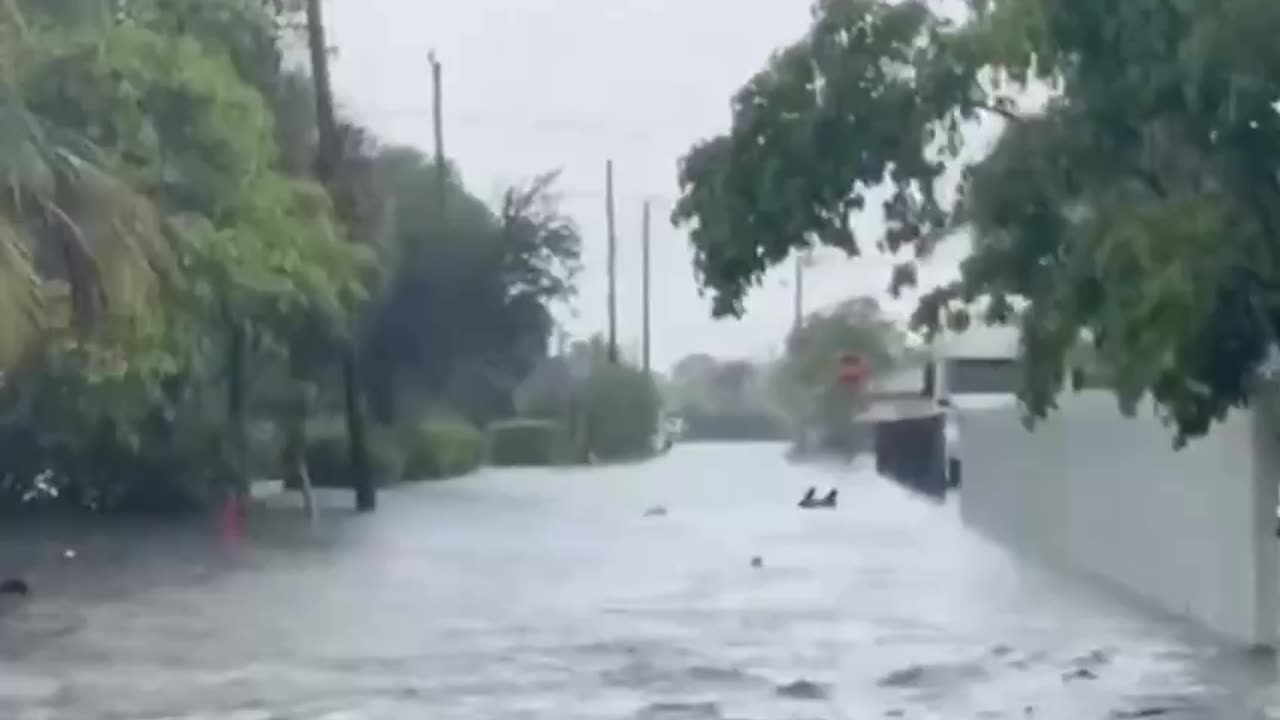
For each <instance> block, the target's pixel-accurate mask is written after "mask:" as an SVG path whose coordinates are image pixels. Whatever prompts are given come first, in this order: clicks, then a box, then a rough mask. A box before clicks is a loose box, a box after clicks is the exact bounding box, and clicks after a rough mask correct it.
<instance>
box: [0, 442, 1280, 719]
mask: <svg viewBox="0 0 1280 720" xmlns="http://www.w3.org/2000/svg"><path fill="white" fill-rule="evenodd" d="M810 485H814V486H817V487H818V488H819V490H820V491H825V489H826V488H827V487H830V486H836V487H839V489H840V497H841V504H840V507H839V509H838V510H835V511H815V512H802V511H799V510H797V509H796V507H795V502H796V500H797V499H798V498H799V497H800V495H801V494H802V493H803V491H804V490H805V488H807V487H809V486H810ZM344 501H345V498H344ZM659 504H661V505H665V506H666V507H667V508H668V509H669V513H668V514H667V515H666V516H663V517H645V516H644V515H645V510H646V509H647V508H649V507H651V506H654V505H659ZM68 547H74V548H75V549H76V551H77V554H76V556H75V557H74V558H66V557H64V556H63V552H64V550H65V549H66V548H68ZM756 555H758V556H761V558H762V560H763V566H762V567H760V568H754V567H752V564H751V558H752V557H753V556H756ZM14 573H23V574H25V575H26V576H27V577H28V578H29V579H30V580H31V582H32V585H33V588H34V591H35V592H34V595H33V597H32V598H31V599H30V600H28V601H25V602H23V603H14V602H12V601H4V602H5V603H6V604H5V605H3V606H0V717H2V718H6V719H9V718H14V719H17V720H36V719H40V720H43V719H45V718H72V719H77V720H79V719H83V720H105V719H107V718H111V719H116V718H119V719H122V720H123V719H128V720H152V719H156V720H158V719H161V718H175V719H176V718H182V719H186V720H190V719H194V718H209V719H213V718H228V719H231V720H266V719H268V718H279V719H280V720H284V719H286V718H287V719H299V720H300V719H303V718H306V719H311V718H323V719H325V720H337V719H339V718H352V719H365V718H368V719H371V720H376V719H382V718H387V719H397V720H398V719H415V720H416V719H418V718H431V720H454V719H457V720H489V719H497V718H504V719H505V718H512V719H516V718H530V719H533V718H538V719H542V718H546V719H548V720H552V719H554V720H571V719H575V718H582V719H588V718H590V719H593V720H594V719H605V718H608V719H614V718H623V719H626V718H636V719H654V720H675V719H679V718H705V719H707V720H715V719H720V718H724V719H734V720H774V719H778V720H791V719H794V720H817V719H820V718H829V719H832V720H843V719H846V718H849V719H855V718H856V719H863V718H877V717H902V718H1022V717H1027V716H1034V717H1037V718H1062V719H1064V720H1067V719H1069V720H1081V719H1086V718H1108V717H1125V716H1126V713H1129V715H1128V716H1130V717H1140V716H1148V717H1167V718H1262V717H1271V716H1270V715H1267V714H1266V710H1265V708H1266V707H1267V706H1268V704H1269V703H1274V702H1275V701H1274V699H1273V697H1272V695H1271V692H1272V691H1271V684H1272V683H1271V678H1272V677H1274V675H1275V671H1274V667H1273V665H1271V664H1270V663H1269V662H1263V661H1259V660H1249V659H1247V658H1245V657H1244V656H1243V655H1242V654H1239V653H1235V652H1227V651H1217V650H1214V649H1213V648H1212V647H1211V646H1209V645H1206V644H1202V643H1197V642H1195V641H1194V640H1192V639H1190V638H1191V635H1190V634H1189V633H1188V632H1187V631H1185V630H1184V629H1183V628H1181V627H1180V626H1178V625H1175V624H1172V623H1169V622H1166V621H1162V620H1157V619H1152V618H1150V617H1147V616H1144V615H1141V614H1139V613H1137V612H1135V611H1133V610H1131V609H1128V608H1126V607H1125V606H1123V605H1120V604H1118V603H1116V602H1114V601H1112V600H1111V599H1109V598H1108V597H1105V596H1102V595H1099V594H1096V593H1094V592H1091V591H1087V590H1084V589H1082V588H1081V587H1080V586H1079V585H1077V584H1075V583H1072V582H1069V581H1066V580H1063V579H1061V578H1057V577H1055V576H1053V575H1051V574H1049V573H1047V572H1044V571H1039V570H1036V569H1034V568H1031V567H1029V566H1026V565H1022V564H1019V563H1017V562H1015V561H1014V560H1012V559H1011V558H1010V557H1009V556H1007V555H1006V554H1004V553H1003V552H1001V551H999V550H998V549H996V548H994V547H992V546H990V545H988V544H986V543H985V542H983V541H981V540H980V539H977V538H975V537H973V536H972V535H970V534H969V533H968V532H966V531H965V530H964V529H963V528H962V527H961V526H960V523H959V520H958V518H957V514H956V512H955V508H954V507H941V508H939V507H935V506H931V505H927V504H924V503H921V502H918V501H916V500H914V499H912V498H910V497H908V496H906V495H905V494H903V493H902V492H901V491H900V490H898V489H897V488H895V487H893V486H891V485H889V484H888V483H885V482H883V481H880V480H878V479H877V478H875V477H874V475H872V474H871V473H870V472H869V471H867V470H865V469H861V470H858V469H848V468H839V469H837V468H829V467H818V466H813V467H806V466H792V465H788V464H787V463H786V462H785V460H784V459H783V449H782V448H781V447H780V446H771V445H754V446H715V445H709V446H688V447H679V448H677V449H676V450H675V451H674V452H673V453H672V454H670V455H669V456H667V457H665V458H663V459H660V460H656V461H654V462H651V463H647V464H641V465H633V466H623V467H614V468H603V469H582V470H555V471H498V470H492V471H487V472H485V473H483V474H481V475H478V476H476V477H473V478H470V479H466V480H463V481H457V482H450V483H438V484H430V485H422V486H415V487H407V488H403V489H399V490H396V491H391V492H387V493H385V494H384V496H383V498H382V508H381V509H380V510H379V512H378V513H377V514H376V515H374V516H372V517H356V516H354V515H350V514H348V513H346V512H345V511H336V510H335V511H332V512H330V513H327V514H326V515H324V516H323V518H322V521H321V524H320V526H319V527H318V528H317V529H316V530H315V531H314V532H312V531H308V529H307V528H306V527H305V524H304V523H303V522H302V521H301V518H300V517H299V516H298V513H296V512H293V511H289V510H270V511H262V512H259V513H257V514H256V515H255V517H254V519H253V521H252V523H251V527H250V537H249V538H248V539H247V540H246V541H245V543H244V544H243V546H241V547H239V548H238V549H234V550H232V549H228V548H224V547H222V546H221V545H220V544H219V542H218V538H217V536H216V533H213V532H212V531H210V530H208V529H205V528H188V529H185V530H178V529H174V528H171V527H163V526H160V525H156V526H143V527H137V528H134V529H132V530H130V531H128V532H125V531H123V530H118V529H117V530H114V531H113V530H98V531H93V532H92V533H90V532H88V531H80V532H79V533H72V532H70V531H67V532H59V531H57V530H56V529H53V530H50V529H45V530H44V531H43V532H42V533H41V534H40V535H39V537H36V536H35V534H34V533H33V532H32V531H30V530H22V529H12V528H10V529H6V530H3V531H0V575H4V574H14ZM1278 707H1280V706H1278ZM1142 711H1145V712H1147V713H1149V714H1148V715H1141V714H1140V712H1142Z"/></svg>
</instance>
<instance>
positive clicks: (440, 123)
mask: <svg viewBox="0 0 1280 720" xmlns="http://www.w3.org/2000/svg"><path fill="white" fill-rule="evenodd" d="M429 60H430V62H431V118H432V122H433V125H434V129H435V139H436V182H437V183H438V184H439V186H440V187H439V188H437V190H436V192H437V193H438V196H437V197H436V202H437V204H438V208H437V209H438V210H439V212H440V217H439V220H438V221H439V223H440V225H441V230H442V231H445V230H447V225H448V212H449V208H448V203H449V200H448V197H449V160H448V156H447V155H445V154H444V83H443V81H442V76H443V71H442V69H441V67H440V61H439V60H437V59H436V54H435V51H434V50H433V51H432V52H431V55H430V56H429Z"/></svg>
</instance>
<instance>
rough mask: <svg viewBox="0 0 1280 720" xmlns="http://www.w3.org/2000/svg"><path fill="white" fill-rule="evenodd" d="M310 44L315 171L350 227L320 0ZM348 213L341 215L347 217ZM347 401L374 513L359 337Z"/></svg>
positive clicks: (354, 455) (354, 461) (364, 505)
mask: <svg viewBox="0 0 1280 720" xmlns="http://www.w3.org/2000/svg"><path fill="white" fill-rule="evenodd" d="M307 45H308V49H309V50H310V55H311V76H312V81H313V83H314V84H315V96H316V99H315V101H316V125H317V130H318V131H319V138H318V140H317V145H318V147H317V148H316V175H317V176H318V179H319V180H320V182H321V184H323V185H324V187H325V189H326V190H328V191H329V195H330V197H332V198H333V203H334V206H335V207H337V208H338V213H339V215H340V220H341V221H343V222H345V223H346V224H347V226H348V231H351V230H353V229H354V228H352V227H351V225H352V223H353V222H354V218H353V217H351V214H350V212H351V202H350V201H349V199H348V198H345V197H344V191H343V190H342V188H341V187H340V185H339V183H338V169H339V166H340V165H341V163H342V154H343V147H342V138H341V137H340V135H339V133H338V120H337V115H336V113H335V112H334V107H333V86H332V83H331V80H330V77H329V46H328V42H327V40H326V38H325V27H324V15H323V7H322V2H321V0H307ZM344 215H345V217H341V216H344ZM342 384H343V400H344V403H345V405H346V415H347V446H348V451H349V457H350V462H351V484H352V485H353V486H354V487H355V492H356V509H357V510H358V511H360V512H370V511H372V510H373V509H374V508H376V507H377V506H378V489H377V486H376V485H375V484H374V478H373V475H372V474H371V473H370V472H369V448H368V444H367V438H366V432H365V430H366V428H365V418H364V406H363V404H362V393H361V392H360V369H359V366H358V365H357V358H356V348H355V343H354V341H347V344H346V347H344V348H343V353H342Z"/></svg>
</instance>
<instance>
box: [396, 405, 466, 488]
mask: <svg viewBox="0 0 1280 720" xmlns="http://www.w3.org/2000/svg"><path fill="white" fill-rule="evenodd" d="M402 447H404V450H405V466H404V477H405V479H406V480H438V479H444V478H453V477H458V476H460V475H466V474H467V473H469V472H471V471H473V470H475V469H476V468H478V467H480V465H482V464H483V463H484V460H485V455H486V450H487V447H486V443H485V435H484V433H482V432H480V431H479V430H478V429H476V427H475V426H473V425H472V424H471V423H468V422H466V421H465V420H459V419H454V418H434V419H430V420H425V421H423V422H420V423H418V424H416V425H413V426H411V427H410V428H409V429H408V430H406V431H405V432H404V433H403V439H402Z"/></svg>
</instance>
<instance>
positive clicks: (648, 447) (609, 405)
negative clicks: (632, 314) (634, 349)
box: [585, 365, 659, 461]
mask: <svg viewBox="0 0 1280 720" xmlns="http://www.w3.org/2000/svg"><path fill="white" fill-rule="evenodd" d="M585 402H586V407H585V422H586V442H587V447H588V448H589V449H590V451H591V453H592V454H593V455H595V457H596V458H597V459H598V460H603V461H610V460H629V459H633V458H642V457H646V456H648V455H651V454H652V453H653V451H654V447H653V439H654V435H655V433H656V432H657V429H658V411H659V398H658V391H657V388H656V387H655V386H654V384H653V381H652V380H651V379H650V378H649V377H648V376H647V375H646V374H645V373H644V372H642V371H640V370H637V369H636V368H632V367H627V366H625V365H599V366H597V367H595V368H594V369H593V370H592V372H591V375H590V377H588V378H587V383H586V400H585Z"/></svg>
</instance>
